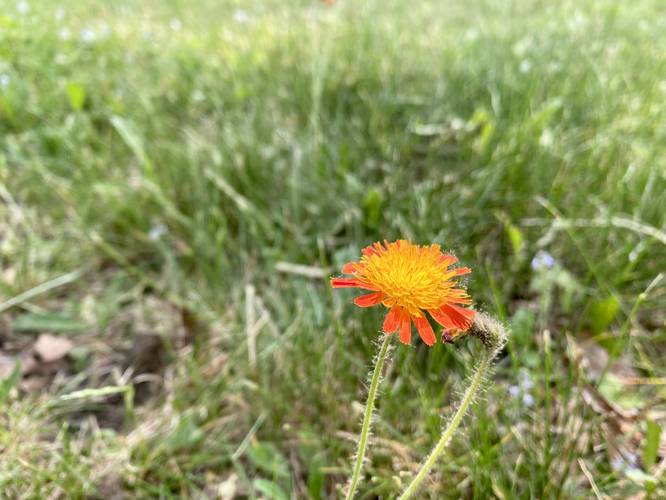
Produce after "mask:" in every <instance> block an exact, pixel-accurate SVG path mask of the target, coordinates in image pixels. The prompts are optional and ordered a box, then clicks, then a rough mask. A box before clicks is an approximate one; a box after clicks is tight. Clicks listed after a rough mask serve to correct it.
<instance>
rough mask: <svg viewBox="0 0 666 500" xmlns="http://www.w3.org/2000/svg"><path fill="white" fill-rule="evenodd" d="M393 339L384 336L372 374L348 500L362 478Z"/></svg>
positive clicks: (352, 495)
mask: <svg viewBox="0 0 666 500" xmlns="http://www.w3.org/2000/svg"><path fill="white" fill-rule="evenodd" d="M390 341H391V337H390V336H388V335H385V336H384V340H383V342H382V345H381V346H380V348H379V353H378V354H377V357H376V358H375V369H374V371H373V372H372V381H371V382H370V390H369V391H368V400H367V401H366V403H365V413H364V414H363V424H362V426H361V436H360V438H359V441H358V449H357V450H356V463H354V468H353V469H352V476H351V479H350V480H349V489H348V490H347V496H346V499H347V500H351V499H352V498H354V493H355V492H356V486H357V485H358V481H359V479H360V477H361V470H363V460H364V459H365V448H366V446H367V444H368V436H369V434H370V424H371V423H372V413H373V410H374V409H375V397H376V395H377V387H378V386H379V379H380V378H381V373H382V368H383V367H384V361H386V356H387V354H388V348H389V342H390Z"/></svg>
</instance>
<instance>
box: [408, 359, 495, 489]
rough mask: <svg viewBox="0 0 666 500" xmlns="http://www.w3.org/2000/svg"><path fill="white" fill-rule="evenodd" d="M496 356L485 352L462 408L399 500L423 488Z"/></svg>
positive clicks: (465, 395)
mask: <svg viewBox="0 0 666 500" xmlns="http://www.w3.org/2000/svg"><path fill="white" fill-rule="evenodd" d="M495 354H496V351H495V350H494V349H484V350H483V357H482V358H481V361H480V362H479V364H478V365H477V367H476V371H475V372H474V375H472V379H471V380H470V384H469V386H468V387H467V390H466V391H465V394H464V395H463V398H462V401H460V406H459V407H458V410H457V411H456V413H455V415H454V416H453V418H452V419H451V421H450V422H449V424H448V425H447V426H446V429H444V432H443V433H442V436H441V437H440V438H439V441H438V442H437V444H436V445H435V447H434V448H433V449H432V452H431V453H430V456H429V457H428V458H427V460H426V461H425V462H424V463H423V465H422V466H421V469H420V470H419V471H418V473H417V474H416V476H414V479H412V482H411V483H409V486H407V488H406V489H405V491H404V492H403V493H402V495H400V499H399V500H404V499H407V498H410V497H411V496H412V495H414V493H416V492H417V490H418V489H419V487H420V486H421V483H422V482H423V480H424V479H425V478H426V476H427V475H428V473H429V472H430V469H432V467H433V465H435V463H436V462H437V459H438V458H439V457H440V455H441V454H442V452H443V451H444V450H445V449H446V447H447V446H448V444H449V442H450V441H451V438H452V437H453V435H454V434H455V432H456V429H458V426H459V425H460V422H461V421H462V419H463V417H464V416H465V413H467V409H468V408H469V405H470V404H471V403H472V401H474V396H475V395H476V392H477V390H478V389H479V387H480V386H481V383H482V382H483V377H484V375H485V373H486V370H487V369H488V367H489V366H490V365H491V363H492V360H493V359H494V358H495Z"/></svg>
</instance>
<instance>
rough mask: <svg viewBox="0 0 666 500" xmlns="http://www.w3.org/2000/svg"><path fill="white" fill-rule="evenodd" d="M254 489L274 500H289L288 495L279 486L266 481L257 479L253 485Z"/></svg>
mask: <svg viewBox="0 0 666 500" xmlns="http://www.w3.org/2000/svg"><path fill="white" fill-rule="evenodd" d="M252 485H253V486H254V489H255V490H257V491H258V492H259V493H261V494H262V495H264V496H265V497H266V498H270V499H272V500H289V497H288V496H287V494H286V493H285V492H284V490H282V488H280V487H279V486H278V485H277V484H275V483H274V482H272V481H268V480H266V479H255V480H254V482H253V483H252Z"/></svg>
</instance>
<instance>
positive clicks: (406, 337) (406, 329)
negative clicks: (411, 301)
mask: <svg viewBox="0 0 666 500" xmlns="http://www.w3.org/2000/svg"><path fill="white" fill-rule="evenodd" d="M411 341H412V322H411V321H410V319H409V314H408V313H407V311H402V313H401V314H400V342H402V343H403V344H409V343H410V342H411Z"/></svg>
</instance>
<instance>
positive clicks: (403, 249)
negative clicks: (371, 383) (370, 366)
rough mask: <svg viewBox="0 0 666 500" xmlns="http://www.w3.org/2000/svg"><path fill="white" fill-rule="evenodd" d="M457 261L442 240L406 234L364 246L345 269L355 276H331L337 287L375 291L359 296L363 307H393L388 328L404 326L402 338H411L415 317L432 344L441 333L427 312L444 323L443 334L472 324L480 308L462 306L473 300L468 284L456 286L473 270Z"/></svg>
mask: <svg viewBox="0 0 666 500" xmlns="http://www.w3.org/2000/svg"><path fill="white" fill-rule="evenodd" d="M457 261H458V259H456V258H455V257H454V256H453V255H449V254H445V253H443V252H442V251H441V249H440V246H439V245H424V246H420V245H414V244H413V243H411V242H410V241H407V240H398V241H395V242H392V243H389V242H388V241H384V244H382V243H379V242H377V243H375V244H373V245H372V246H369V247H366V248H365V249H363V256H362V257H361V260H360V261H358V262H349V263H347V264H345V265H344V267H343V268H342V272H343V273H344V274H348V275H352V276H353V277H352V278H331V285H332V286H333V288H360V289H362V290H368V291H370V292H372V293H369V294H366V295H361V296H359V297H356V299H354V303H355V304H356V305H357V306H359V307H371V306H375V305H377V304H382V305H384V307H386V308H388V309H389V312H388V314H387V315H386V318H385V320H384V324H383V328H382V329H383V331H384V333H386V334H391V333H394V332H396V331H398V330H399V331H400V341H401V342H402V343H404V344H408V343H409V342H410V341H411V336H412V327H411V324H412V322H414V325H415V326H416V329H417V331H418V333H419V336H420V337H421V339H422V340H423V342H425V343H426V344H427V345H429V346H432V345H434V344H435V341H436V338H435V333H434V332H433V329H432V326H431V325H430V321H429V320H428V318H427V317H426V312H428V313H429V314H430V316H432V318H433V319H434V320H435V321H437V323H439V324H440V325H442V326H443V327H444V331H443V332H442V336H443V338H444V340H446V341H450V340H452V339H453V336H452V334H453V333H454V332H458V331H465V330H467V329H468V328H469V327H470V325H471V323H472V320H473V318H474V315H475V312H474V311H473V310H471V309H466V308H464V307H460V305H469V304H471V303H472V300H471V299H470V297H469V295H467V293H466V292H465V290H463V289H461V288H456V285H457V284H458V283H457V281H456V278H457V277H458V276H461V275H464V274H467V273H469V272H471V271H470V269H469V268H467V267H461V268H454V269H451V268H450V266H451V265H452V264H455V263H456V262H457Z"/></svg>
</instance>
